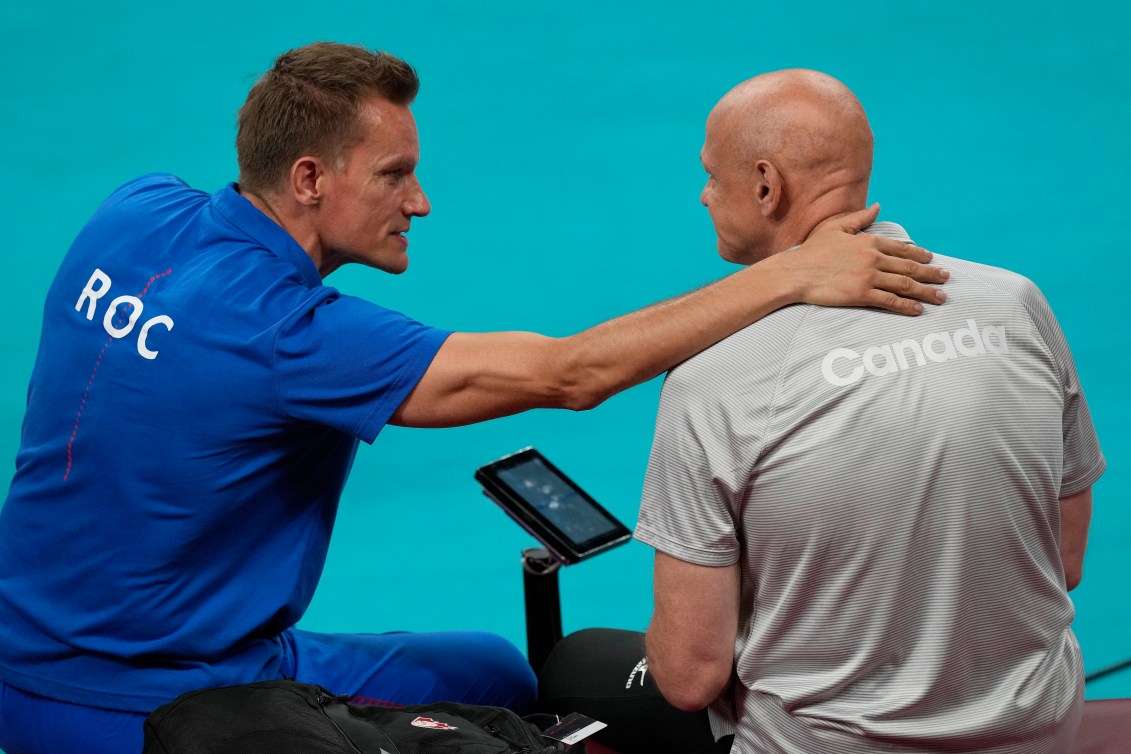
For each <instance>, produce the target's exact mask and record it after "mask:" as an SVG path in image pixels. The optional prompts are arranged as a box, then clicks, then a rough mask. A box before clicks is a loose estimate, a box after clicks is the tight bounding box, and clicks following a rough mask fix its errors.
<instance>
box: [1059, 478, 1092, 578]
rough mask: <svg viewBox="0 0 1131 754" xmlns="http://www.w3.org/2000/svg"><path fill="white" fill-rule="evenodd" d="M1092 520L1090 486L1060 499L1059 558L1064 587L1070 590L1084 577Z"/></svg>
mask: <svg viewBox="0 0 1131 754" xmlns="http://www.w3.org/2000/svg"><path fill="white" fill-rule="evenodd" d="M1091 521H1092V488H1091V487H1089V488H1088V489H1086V490H1083V491H1081V492H1078V493H1076V494H1075V495H1070V496H1068V497H1066V498H1062V499H1061V501H1060V560H1061V564H1062V565H1063V567H1064V582H1065V588H1066V589H1067V590H1068V591H1072V590H1073V589H1075V588H1076V587H1077V586H1079V585H1080V581H1081V579H1083V577H1084V551H1085V550H1086V549H1087V547H1088V529H1089V527H1090V525H1091Z"/></svg>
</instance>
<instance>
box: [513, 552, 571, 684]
mask: <svg viewBox="0 0 1131 754" xmlns="http://www.w3.org/2000/svg"><path fill="white" fill-rule="evenodd" d="M560 569H561V563H559V562H558V560H557V559H556V558H554V556H553V555H551V554H550V553H549V552H548V551H547V550H545V549H544V548H541V547H529V548H527V549H525V550H523V551H522V587H523V596H524V598H525V601H526V657H527V659H528V660H529V661H530V667H532V668H534V672H535V673H537V672H538V671H539V670H541V669H542V665H543V664H545V662H546V658H547V657H548V656H549V655H550V650H551V649H553V648H554V645H555V644H557V643H558V642H559V641H561V638H562V601H561V596H560V595H559V593H558V571H559V570H560Z"/></svg>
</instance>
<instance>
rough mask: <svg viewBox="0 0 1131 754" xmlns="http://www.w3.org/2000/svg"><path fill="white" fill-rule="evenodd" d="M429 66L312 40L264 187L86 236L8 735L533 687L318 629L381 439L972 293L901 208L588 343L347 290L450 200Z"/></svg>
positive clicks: (251, 106) (16, 581)
mask: <svg viewBox="0 0 1131 754" xmlns="http://www.w3.org/2000/svg"><path fill="white" fill-rule="evenodd" d="M417 87H418V82H417V79H416V75H415V72H414V71H413V70H412V68H411V67H410V66H408V65H407V64H406V63H404V62H403V61H401V60H399V59H397V58H395V57H392V56H390V55H387V54H384V53H377V54H374V53H371V52H369V51H367V50H364V49H362V48H358V47H350V46H345V45H336V44H329V43H319V44H315V45H310V46H308V47H305V48H300V49H298V50H294V51H291V52H289V53H286V54H284V55H282V56H281V57H280V58H279V59H278V60H277V61H276V63H275V66H274V68H273V69H272V70H271V71H269V72H268V73H267V74H265V75H264V76H263V78H262V79H261V80H260V81H259V82H258V83H257V84H256V85H255V86H254V87H253V89H252V91H251V93H250V94H249V95H248V99H247V102H246V103H245V105H244V107H243V108H242V109H241V111H240V122H239V135H238V137H237V151H238V154H239V163H240V181H239V183H238V184H233V185H231V186H228V187H227V188H224V189H222V190H221V191H219V192H217V193H216V194H214V195H211V196H209V195H207V194H205V193H203V192H200V191H197V190H194V189H192V188H190V187H188V186H186V185H185V184H184V183H183V182H181V181H180V180H179V179H177V178H175V177H173V176H168V175H149V176H144V177H142V178H139V179H136V180H134V181H131V182H130V183H127V184H126V185H124V186H122V187H121V188H119V189H117V190H116V191H115V192H114V193H113V194H111V196H110V197H109V198H108V199H107V200H106V202H105V203H104V204H103V205H102V206H101V207H100V208H99V209H98V211H97V212H96V213H95V214H94V216H93V217H92V218H91V220H90V221H89V222H88V223H87V225H86V226H85V227H84V228H83V230H82V231H81V232H80V234H79V235H78V237H77V238H76V239H75V242H74V244H73V246H72V247H71V249H70V251H69V252H68V253H67V255H66V257H65V259H64V260H63V263H62V265H61V267H60V269H59V272H58V274H57V276H56V278H55V280H54V282H53V283H52V286H51V289H50V291H49V292H48V294H47V301H46V305H45V309H44V321H43V332H42V338H41V344H40V350H39V355H38V357H37V360H36V366H35V369H34V372H33V374H32V379H31V385H30V388H29V392H28V409H27V415H26V418H25V421H24V427H23V436H22V442H21V448H20V452H19V456H18V458H17V470H16V475H15V478H14V479H13V481H12V486H11V488H10V491H9V495H8V499H7V501H6V503H5V505H4V507H3V509H0V748H3V749H4V750H5V751H7V752H8V754H35V753H39V752H60V751H68V752H70V751H76V750H78V751H85V752H127V751H131V750H133V751H138V750H140V746H141V721H142V720H143V719H144V716H145V713H147V712H148V711H149V710H151V709H153V708H154V707H156V706H158V705H160V704H163V703H165V702H167V701H169V700H170V699H172V698H174V697H175V696H177V695H178V694H180V693H183V692H185V691H188V690H191V689H195V688H203V687H207V686H216V685H225V684H233V683H241V682H249V681H255V680H264V679H273V678H295V679H298V680H301V681H307V682H313V683H319V684H321V685H323V686H326V687H328V688H330V689H332V690H333V691H335V692H336V693H348V694H352V695H354V696H355V697H359V698H365V699H367V700H369V701H371V702H374V703H392V704H406V703H417V702H426V701H431V700H439V699H453V700H462V701H468V702H475V703H481V704H498V705H506V706H511V707H514V708H517V709H523V708H526V707H528V706H529V705H530V704H531V703H532V701H533V696H534V680H533V675H532V674H531V672H530V669H529V667H527V666H526V664H525V662H524V660H523V658H522V656H521V655H520V654H519V653H518V651H517V650H516V649H515V648H514V647H513V646H511V645H510V644H509V643H507V642H505V641H504V640H502V639H500V638H499V637H496V636H492V635H488V634H483V633H473V632H468V633H448V634H403V633H398V634H383V635H325V634H314V633H310V632H304V631H299V630H296V629H295V628H294V624H295V623H296V622H297V621H298V620H299V618H300V617H301V616H302V614H303V612H304V611H305V609H306V607H307V606H308V604H309V602H310V599H311V597H312V595H313V592H314V589H315V586H316V584H317V581H318V578H319V576H320V574H321V571H322V567H323V564H324V561H325V556H326V551H327V547H328V543H329V538H330V533H331V530H332V528H333V522H334V518H335V515H336V512H337V505H338V500H339V497H340V494H341V490H342V486H343V484H344V483H345V479H346V476H347V474H348V472H349V468H350V465H351V464H352V462H353V459H354V454H355V452H356V450H357V445H358V442H359V441H365V442H367V443H369V442H372V441H373V440H374V439H375V438H376V436H377V434H378V433H379V432H380V430H381V428H382V427H383V426H384V425H385V424H387V423H394V424H401V425H408V426H418V427H428V426H451V425H457V424H466V423H470V422H476V421H482V420H485V419H490V418H493V417H497V416H503V415H507V414H511V413H515V412H518V411H523V410H526V409H529V408H535V407H562V408H571V409H584V408H588V407H591V406H595V405H597V404H598V403H600V402H601V401H602V400H604V399H605V398H607V397H608V396H610V395H612V394H613V393H616V392H618V391H620V390H623V389H625V388H627V387H630V386H632V385H635V384H637V383H639V382H641V381H643V380H646V379H649V378H651V377H652V376H654V375H656V374H658V373H660V372H661V371H663V370H665V369H667V368H669V367H671V366H672V365H673V364H675V363H678V362H680V361H682V360H684V359H686V358H688V357H689V356H691V355H692V354H694V353H696V352H697V351H699V350H701V349H703V348H704V347H706V346H708V345H710V344H711V343H713V342H715V341H717V340H719V339H721V338H723V337H725V336H727V335H729V334H731V333H732V332H734V331H736V330H737V329H739V328H741V327H743V326H745V325H747V324H749V323H750V322H752V321H753V320H755V319H757V318H759V317H761V316H763V315H765V314H766V313H768V312H770V311H772V310H774V309H776V308H778V307H780V306H783V305H786V304H790V303H794V302H798V301H807V302H812V303H821V304H831V305H872V306H880V307H883V308H887V309H891V310H893V311H897V312H901V313H904V314H915V313H917V312H919V311H921V310H922V306H921V305H920V304H918V303H916V302H915V301H914V300H913V299H916V298H918V299H921V300H926V301H931V302H938V301H941V300H942V298H943V296H942V293H941V291H937V290H936V289H934V288H932V287H930V286H927V285H923V282H941V281H942V280H943V279H944V276H945V273H943V272H942V271H940V270H938V269H937V268H933V267H926V266H923V265H922V264H920V262H921V261H927V260H928V259H929V255H928V254H927V253H926V252H924V251H923V250H921V249H916V248H914V247H910V248H909V247H906V246H904V245H903V244H901V243H898V242H891V241H887V240H885V239H880V238H875V237H863V236H860V237H854V236H852V235H851V232H853V231H855V230H857V229H858V228H859V227H861V226H863V225H865V224H867V223H868V222H870V221H871V220H872V219H873V218H874V216H875V209H873V210H872V211H869V212H863V213H856V214H855V215H850V216H847V217H846V218H843V219H840V220H838V221H837V222H834V223H833V224H831V225H828V226H826V227H824V228H823V229H822V230H821V232H819V233H817V234H815V235H814V236H813V237H811V238H810V240H808V241H807V242H806V243H805V244H804V245H803V247H802V248H800V249H798V250H797V251H796V252H795V253H793V254H787V255H779V257H780V259H779V258H778V257H775V258H774V259H773V260H767V262H766V263H765V264H762V265H755V266H754V267H751V268H750V269H748V270H743V271H740V272H738V273H735V275H733V276H731V277H729V278H726V279H724V280H722V281H720V282H718V283H716V284H715V285H713V286H709V287H707V288H705V289H702V290H700V291H696V292H694V293H691V294H688V295H686V296H684V297H681V298H679V299H676V300H673V301H670V302H666V303H664V304H661V305H657V306H655V307H651V308H648V309H645V310H642V311H639V312H636V313H634V314H630V315H627V316H625V317H621V318H619V319H616V320H612V321H610V322H607V323H604V324H602V325H599V326H597V327H594V328H592V329H590V330H586V331H584V332H582V333H579V334H577V335H574V336H572V337H569V338H561V339H555V338H547V337H543V336H540V335H536V334H532V333H517V332H511V333H486V334H467V333H450V332H448V331H444V330H437V329H434V328H430V327H427V326H425V325H422V324H420V323H418V322H414V321H412V320H410V319H408V318H407V317H405V316H403V315H401V314H399V313H397V312H393V311H389V310H387V309H384V308H382V307H380V306H377V305H375V304H372V303H369V302H366V301H362V300H360V299H356V298H352V297H349V296H344V295H341V294H340V293H338V292H337V291H336V290H334V289H333V288H330V287H328V286H325V285H323V283H322V279H323V278H324V277H325V276H326V275H328V274H329V273H331V272H333V271H334V270H335V269H337V268H338V267H340V266H342V265H344V264H348V263H351V262H354V263H359V264H364V265H367V266H370V267H375V268H378V269H381V270H385V271H387V272H391V273H400V272H402V271H404V270H405V268H406V267H407V265H408V256H407V248H408V238H407V236H406V235H405V234H406V232H407V231H408V230H409V226H410V224H411V221H412V219H413V218H415V217H422V216H424V215H426V214H428V212H429V210H430V206H429V203H428V200H427V198H426V197H425V195H424V193H423V191H422V190H421V187H420V184H419V182H418V180H417V178H416V175H415V172H414V171H415V167H416V164H417V160H418V158H419V145H418V140H417V134H416V126H415V123H414V121H413V117H412V114H411V112H410V110H409V105H410V104H411V102H412V100H413V98H414V97H415V94H416V90H417ZM878 252H884V253H883V254H881V253H878ZM887 254H892V255H895V256H887ZM901 257H903V258H901ZM915 260H919V261H915ZM912 278H915V279H917V280H918V281H923V282H916V280H915V279H912Z"/></svg>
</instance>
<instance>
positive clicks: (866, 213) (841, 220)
mask: <svg viewBox="0 0 1131 754" xmlns="http://www.w3.org/2000/svg"><path fill="white" fill-rule="evenodd" d="M879 216H880V205H879V203H878V202H877V203H876V204H873V205H872V206H871V207H868V208H866V209H858V210H856V211H855V212H848V213H846V214H843V215H835V216H833V217H830V218H828V219H827V220H825V221H824V222H822V223H821V224H820V225H818V226H817V227H816V228H814V229H813V230H814V231H818V230H832V229H836V230H840V231H844V232H845V233H857V232H859V231H860V230H861V229H863V228H867V227H868V226H869V225H871V224H872V223H874V222H875V221H876V218H877V217H879Z"/></svg>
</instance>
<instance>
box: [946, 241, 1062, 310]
mask: <svg viewBox="0 0 1131 754" xmlns="http://www.w3.org/2000/svg"><path fill="white" fill-rule="evenodd" d="M934 264H939V265H941V266H943V267H945V268H947V269H948V270H950V272H951V279H952V280H954V279H955V277H956V276H957V277H959V279H965V280H967V281H970V282H973V283H976V284H978V285H980V286H982V287H983V288H984V289H986V290H989V291H993V292H995V293H997V294H998V295H1001V296H1004V297H1006V298H1008V299H1010V300H1012V301H1013V302H1015V303H1016V304H1017V305H1019V306H1020V307H1022V308H1023V309H1024V310H1025V312H1026V313H1027V314H1028V315H1029V316H1030V317H1031V318H1032V319H1034V320H1036V321H1037V322H1038V323H1040V322H1044V321H1045V320H1047V319H1050V318H1051V317H1052V311H1051V309H1050V308H1049V303H1048V300H1047V299H1046V298H1045V295H1044V293H1042V292H1041V289H1040V288H1039V287H1038V286H1037V284H1036V283H1034V282H1033V281H1032V280H1030V279H1029V278H1027V277H1025V276H1024V275H1022V274H1020V273H1018V272H1014V271H1012V270H1007V269H1004V268H1002V267H993V266H991V265H988V264H979V263H977V262H971V261H969V260H965V259H958V258H956V257H947V256H943V255H941V254H936V255H935V259H934Z"/></svg>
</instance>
